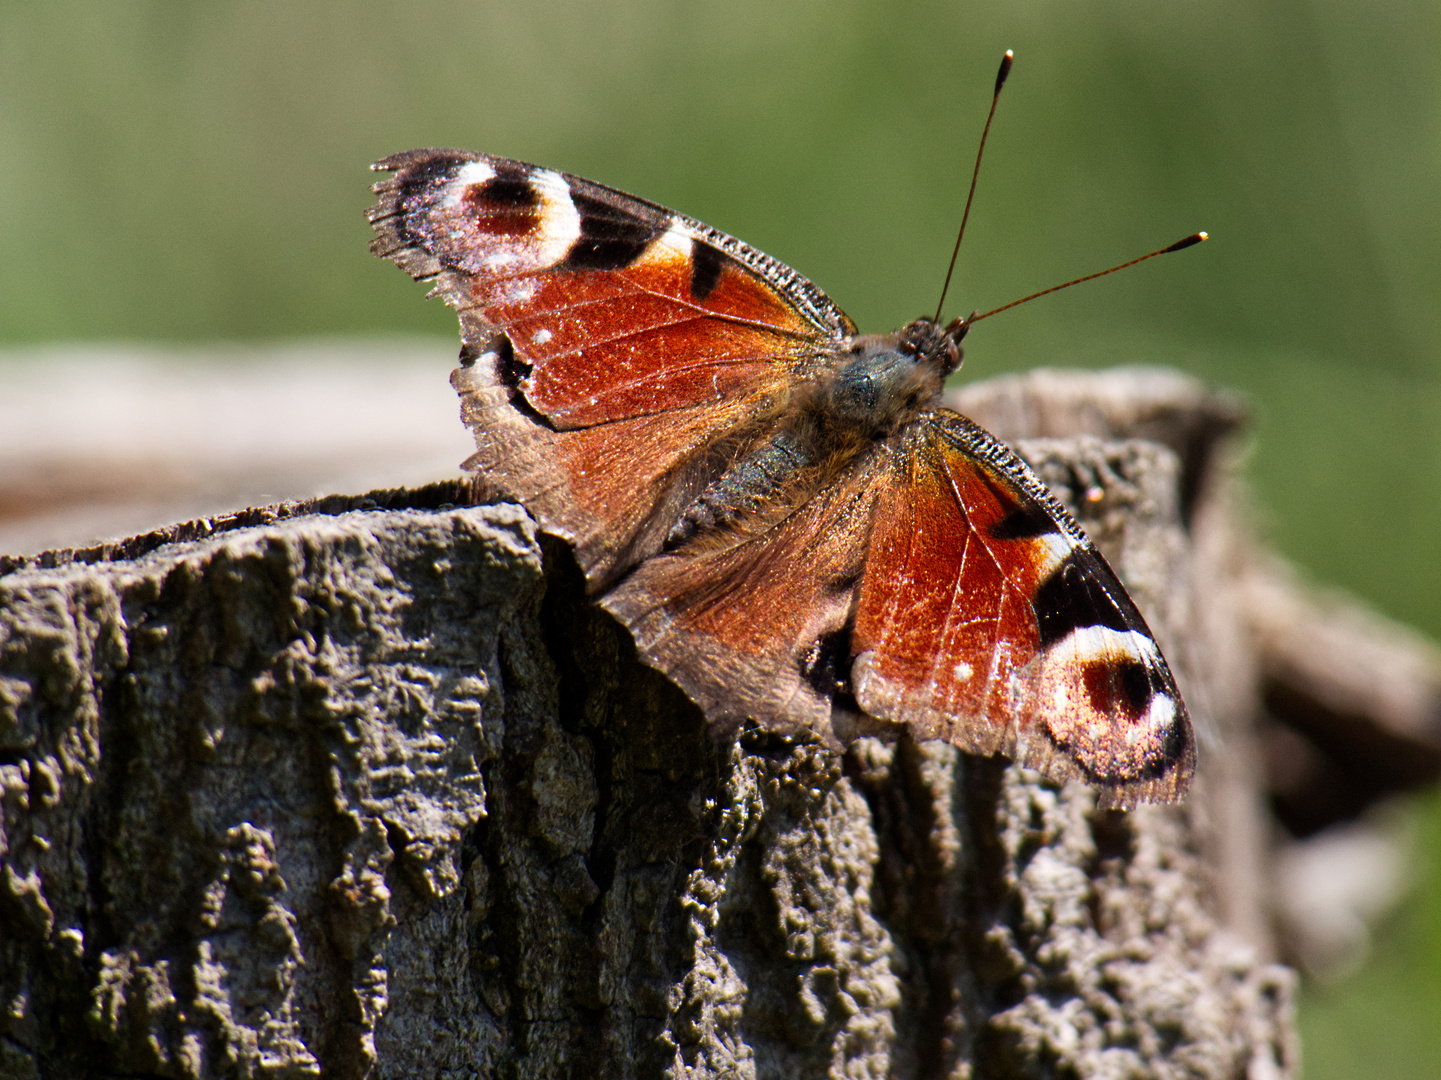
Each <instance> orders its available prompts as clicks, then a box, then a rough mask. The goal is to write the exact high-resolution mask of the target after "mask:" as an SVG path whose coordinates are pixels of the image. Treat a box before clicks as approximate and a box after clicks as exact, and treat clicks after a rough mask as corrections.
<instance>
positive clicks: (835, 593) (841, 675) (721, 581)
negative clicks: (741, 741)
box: [601, 454, 885, 745]
mask: <svg viewBox="0 0 1441 1080" xmlns="http://www.w3.org/2000/svg"><path fill="white" fill-rule="evenodd" d="M884 472H885V455H883V454H875V455H871V456H870V457H869V458H867V459H865V460H863V461H861V462H860V463H858V464H856V465H854V466H853V467H851V468H850V469H848V470H846V472H845V474H844V475H843V476H841V477H838V478H835V479H834V481H833V482H831V483H826V484H821V485H818V487H819V490H818V491H817V493H816V494H814V495H813V496H812V497H811V498H809V499H805V498H804V497H801V498H798V499H797V503H798V504H799V505H798V506H797V507H796V508H795V509H792V510H790V511H789V512H783V511H781V510H779V509H777V510H776V511H775V512H774V514H773V515H772V516H771V517H770V518H769V519H768V520H764V521H762V520H758V519H757V520H751V521H749V522H748V523H747V524H746V527H745V530H744V531H742V532H735V533H722V534H720V535H712V536H709V537H706V538H704V539H702V540H699V541H697V542H696V543H694V544H690V545H687V546H685V547H683V548H681V549H679V550H677V551H674V552H667V553H664V554H661V555H657V556H655V557H654V558H652V559H649V560H648V561H646V562H645V563H643V564H642V565H641V566H640V567H638V568H637V569H636V570H635V572H634V573H633V574H631V575H630V577H628V578H626V580H625V581H623V582H621V583H620V584H619V585H618V586H617V587H616V588H615V589H614V590H613V591H611V592H610V593H608V594H607V595H606V596H604V597H603V598H602V600H601V604H602V606H604V607H605V608H606V609H607V610H609V611H610V612H612V613H613V614H614V615H616V617H618V618H619V619H620V620H621V621H622V622H624V623H625V624H626V625H627V626H629V627H630V629H631V632H632V634H633V635H634V636H635V640H636V646H637V648H639V650H640V651H641V654H642V655H643V656H645V657H646V659H647V660H648V661H649V662H650V663H651V664H653V665H654V666H656V667H658V668H660V670H662V671H664V672H665V673H666V674H667V675H669V676H670V677H671V679H672V680H673V681H675V682H676V683H678V684H679V685H680V686H681V688H682V689H684V690H685V691H686V693H688V694H689V695H690V696H691V698H692V699H693V700H695V701H696V702H697V703H699V704H700V706H701V707H702V708H703V709H705V711H706V715H707V717H708V718H709V720H710V721H711V723H712V725H713V726H714V727H715V728H716V729H717V730H719V731H722V732H726V731H732V730H734V729H735V728H737V727H739V726H740V725H741V724H742V723H743V722H745V721H747V720H751V721H755V722H757V723H759V724H761V725H762V726H764V727H766V728H768V729H770V730H773V731H781V732H787V733H795V732H798V731H802V730H809V731H811V732H813V733H815V734H816V735H818V736H820V737H821V738H822V739H825V740H826V741H828V742H830V743H832V744H833V745H838V744H839V743H840V742H842V741H848V739H849V738H850V737H854V735H855V734H856V733H857V731H858V728H857V726H856V721H858V720H860V719H861V718H860V717H859V716H858V715H857V714H856V710H855V705H854V702H853V701H852V700H851V697H850V691H849V689H848V688H847V686H846V682H845V678H846V670H847V668H848V667H849V662H850V654H849V644H848V641H849V634H848V628H849V623H850V619H851V616H852V613H853V611H854V606H855V595H856V587H857V583H858V581H859V580H860V574H861V569H862V566H863V565H864V562H865V558H866V539H867V535H868V533H869V532H870V526H871V518H872V508H873V506H874V504H875V500H876V494H877V481H878V479H879V478H880V477H882V476H883V475H884ZM847 725H849V726H848V727H847Z"/></svg>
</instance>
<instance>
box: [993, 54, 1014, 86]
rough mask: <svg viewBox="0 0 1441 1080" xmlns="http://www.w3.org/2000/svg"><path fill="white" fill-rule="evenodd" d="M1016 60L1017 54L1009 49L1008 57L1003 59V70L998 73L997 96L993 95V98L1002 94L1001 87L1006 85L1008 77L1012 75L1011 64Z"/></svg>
mask: <svg viewBox="0 0 1441 1080" xmlns="http://www.w3.org/2000/svg"><path fill="white" fill-rule="evenodd" d="M1015 59H1016V54H1015V53H1013V52H1012V51H1011V50H1010V49H1007V50H1006V55H1005V56H1003V57H1001V70H1000V71H998V72H996V90H995V94H992V97H995V96H996V95H997V94H999V93H1000V92H1001V87H1003V86H1005V85H1006V76H1007V75H1009V74H1010V73H1011V63H1012V62H1013V61H1014V60H1015Z"/></svg>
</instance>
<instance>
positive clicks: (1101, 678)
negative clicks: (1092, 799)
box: [850, 412, 1195, 805]
mask: <svg viewBox="0 0 1441 1080" xmlns="http://www.w3.org/2000/svg"><path fill="white" fill-rule="evenodd" d="M897 438H898V440H900V442H901V446H900V448H899V449H900V453H898V454H897V455H896V456H895V458H894V459H893V466H892V468H891V469H889V470H888V471H887V474H886V476H885V477H884V480H883V482H881V483H880V484H879V485H878V487H877V492H876V502H875V508H874V514H875V520H874V524H873V526H872V529H871V534H870V546H869V550H868V554H867V557H866V562H865V573H864V577H863V579H862V583H861V589H860V598H859V605H858V608H857V610H856V616H855V623H854V629H853V631H852V637H851V648H852V654H853V661H854V662H853V667H852V670H851V680H850V681H851V686H852V689H853V692H854V694H855V697H856V700H857V701H858V702H859V704H860V706H861V708H862V709H864V710H865V711H866V712H867V713H869V714H870V715H872V716H875V717H879V718H882V719H885V720H888V721H891V722H893V723H903V724H906V725H907V726H908V727H909V728H910V729H911V730H912V732H913V733H914V734H915V735H916V736H917V737H918V738H944V739H946V740H948V741H950V742H952V743H954V744H955V745H957V746H959V747H961V748H962V749H964V750H967V751H970V752H972V753H980V754H994V753H1003V754H1006V755H1007V756H1009V757H1012V758H1014V759H1015V760H1017V761H1020V762H1021V763H1023V764H1026V765H1030V766H1032V767H1035V768H1038V769H1040V770H1042V771H1043V772H1045V773H1046V774H1047V775H1049V776H1051V777H1052V778H1053V779H1058V780H1060V779H1065V778H1067V777H1069V776H1072V775H1080V776H1082V777H1084V778H1085V779H1086V780H1087V781H1088V782H1090V783H1092V784H1094V785H1096V786H1097V787H1098V788H1100V789H1101V790H1102V792H1103V798H1104V799H1105V800H1106V802H1107V803H1108V804H1110V805H1127V804H1130V803H1133V802H1135V801H1137V800H1142V799H1144V800H1148V801H1167V800H1170V799H1175V798H1177V797H1179V796H1180V795H1181V794H1183V793H1184V791H1185V788H1186V786H1187V784H1188V783H1189V780H1190V777H1191V773H1192V772H1193V770H1194V766H1195V748H1194V739H1193V735H1192V732H1191V727H1190V722H1189V719H1188V718H1187V716H1186V712H1185V707H1184V705H1183V704H1182V703H1181V697H1180V695H1179V693H1178V692H1177V691H1176V687H1175V683H1174V681H1173V679H1172V677H1171V674H1170V671H1169V670H1168V669H1167V667H1166V664H1165V661H1164V660H1163V659H1162V658H1161V654H1160V651H1159V649H1158V648H1157V647H1156V643H1155V640H1154V639H1153V637H1152V636H1151V632H1150V630H1149V629H1147V627H1146V624H1145V621H1144V619H1142V617H1141V615H1140V613H1139V612H1138V611H1137V610H1136V608H1135V606H1134V604H1132V602H1131V600H1130V598H1129V597H1128V596H1127V595H1126V592H1125V589H1124V588H1123V587H1122V586H1121V584H1120V582H1119V581H1117V579H1116V576H1115V574H1114V573H1113V572H1112V570H1111V569H1110V567H1109V566H1108V565H1107V564H1106V562H1105V560H1104V559H1103V558H1102V557H1101V555H1100V554H1099V553H1098V552H1097V551H1096V550H1095V548H1094V547H1092V546H1091V544H1090V542H1089V541H1088V540H1087V539H1086V538H1085V536H1084V534H1083V533H1082V532H1081V531H1080V529H1079V527H1078V526H1077V525H1076V524H1075V523H1074V522H1073V521H1072V520H1071V519H1070V517H1069V515H1068V514H1067V513H1066V511H1065V510H1064V509H1063V508H1062V507H1061V506H1060V505H1059V504H1058V503H1057V502H1056V501H1055V500H1054V499H1053V498H1052V497H1051V496H1050V494H1049V493H1048V492H1047V491H1046V489H1045V487H1044V485H1043V484H1042V483H1041V481H1040V480H1039V479H1037V478H1036V476H1035V475H1034V474H1033V473H1032V472H1031V471H1030V470H1029V468H1027V467H1026V465H1025V464H1024V463H1022V462H1021V461H1020V460H1019V459H1018V458H1017V457H1016V456H1015V455H1014V454H1013V453H1012V452H1011V451H1010V450H1009V449H1007V448H1006V447H1004V446H1003V445H1001V444H1000V443H998V442H997V441H996V440H995V439H994V438H993V437H992V436H990V435H988V434H987V433H986V432H984V431H983V430H981V429H980V428H978V427H976V426H975V425H974V424H972V423H971V422H970V421H969V420H966V419H965V418H964V417H961V416H959V415H957V414H954V413H947V412H937V413H931V414H928V415H927V416H923V417H922V418H921V420H920V421H919V422H918V423H917V424H915V425H912V426H911V427H910V428H909V429H907V430H906V431H904V432H902V433H901V434H900V435H899V436H898V437H897Z"/></svg>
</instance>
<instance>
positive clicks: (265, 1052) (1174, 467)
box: [0, 372, 1296, 1080]
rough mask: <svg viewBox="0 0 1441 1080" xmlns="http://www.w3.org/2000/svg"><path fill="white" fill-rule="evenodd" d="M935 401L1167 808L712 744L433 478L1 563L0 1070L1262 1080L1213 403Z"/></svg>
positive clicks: (894, 755) (1176, 397)
mask: <svg viewBox="0 0 1441 1080" xmlns="http://www.w3.org/2000/svg"><path fill="white" fill-rule="evenodd" d="M964 398H965V403H964V406H963V408H964V411H967V412H968V413H969V414H970V415H972V416H974V417H975V419H977V420H978V421H979V422H981V423H982V424H985V425H987V426H989V427H991V428H992V430H994V431H996V433H997V434H998V435H1000V436H1001V437H1002V438H1006V439H1010V440H1015V441H1016V445H1017V448H1018V449H1019V450H1020V452H1021V453H1022V456H1023V457H1025V458H1026V459H1027V460H1028V461H1030V462H1031V463H1032V465H1033V466H1035V467H1036V468H1037V470H1038V471H1039V472H1040V473H1041V475H1042V476H1043V477H1044V478H1045V479H1046V480H1047V481H1048V482H1049V483H1050V484H1051V485H1052V486H1053V488H1054V489H1055V490H1056V491H1057V493H1058V495H1060V496H1062V497H1063V498H1065V501H1067V502H1068V503H1069V504H1070V505H1071V507H1072V508H1073V509H1074V510H1075V511H1076V512H1077V514H1078V516H1079V517H1080V518H1081V520H1082V522H1083V524H1085V525H1086V527H1087V529H1088V531H1089V532H1090V533H1091V535H1092V537H1093V539H1095V540H1096V542H1097V544H1098V546H1100V547H1101V549H1102V550H1103V551H1104V552H1105V553H1106V555H1107V557H1108V558H1109V559H1110V560H1111V561H1112V564H1113V566H1115V568H1116V569H1117V571H1118V572H1119V573H1120V575H1121V577H1122V578H1123V579H1124V580H1125V581H1126V582H1127V584H1128V586H1129V587H1130V588H1131V590H1132V592H1133V595H1134V596H1135V598H1136V600H1137V602H1138V604H1139V605H1140V607H1141V608H1142V609H1143V610H1144V611H1145V612H1146V615H1147V618H1148V620H1149V621H1150V623H1151V626H1152V628H1153V629H1154V630H1155V632H1156V635H1157V637H1158V639H1159V640H1160V641H1161V643H1162V645H1163V647H1164V649H1165V651H1166V653H1167V656H1168V658H1169V659H1170V661H1171V664H1172V667H1173V669H1174V670H1175V672H1176V674H1177V677H1178V680H1179V681H1180V684H1181V687H1182V690H1183V692H1184V693H1185V695H1186V697H1187V700H1188V703H1189V705H1190V706H1191V709H1192V713H1193V715H1194V717H1195V718H1196V721H1197V728H1198V733H1199V736H1200V747H1201V755H1202V761H1201V769H1200V772H1199V774H1198V777H1197V782H1196V786H1195V790H1194V792H1193V795H1192V797H1191V799H1190V801H1189V802H1188V803H1186V804H1185V805H1181V806H1168V807H1156V806H1142V807H1140V808H1138V809H1137V810H1135V811H1133V812H1118V811H1098V810H1096V809H1095V800H1094V797H1093V795H1092V793H1091V792H1090V791H1089V790H1088V789H1087V788H1085V787H1084V786H1081V785H1079V784H1076V785H1068V786H1065V787H1063V788H1057V787H1055V786H1053V785H1049V784H1047V783H1044V782H1041V781H1040V780H1039V779H1038V777H1037V776H1036V775H1035V774H1033V773H1028V772H1026V771H1024V770H1020V769H1017V768H1015V767H1012V766H1010V765H1008V764H1006V763H1005V762H1003V761H999V760H995V759H983V758H976V757H971V756H968V755H965V754H962V753H959V752H957V751H955V750H954V749H953V748H951V747H949V746H947V745H944V744H938V743H916V742H910V741H905V740H902V741H900V742H897V743H889V744H888V743H882V742H878V741H876V740H873V739H862V740H860V741H858V742H856V743H855V744H853V745H852V746H851V747H850V748H849V749H848V750H847V751H846V752H845V753H844V754H843V755H837V754H835V753H832V752H829V751H827V750H825V749H823V748H820V747H817V746H814V745H810V744H807V743H804V742H797V741H793V740H787V739H782V738H778V737H775V736H772V735H768V734H766V733H764V732H761V731H755V730H748V731H746V732H744V733H743V734H742V736H741V737H740V738H739V740H737V741H735V742H732V743H726V744H721V745H718V744H716V743H714V742H712V741H711V740H710V738H709V737H708V736H707V734H706V731H705V724H704V721H703V718H702V716H701V714H700V712H699V711H698V710H697V709H696V708H695V706H693V705H692V704H691V703H690V702H689V701H688V700H687V699H686V698H685V696H684V695H683V694H682V693H681V692H680V691H678V690H677V689H676V688H675V687H673V686H672V685H671V684H669V683H668V682H667V681H666V680H665V679H664V677H662V676H661V675H660V674H658V673H657V672H655V671H653V670H652V669H650V668H648V667H646V666H644V665H643V664H641V663H640V662H639V661H638V660H637V658H636V655H635V650H634V648H633V646H632V644H631V642H630V639H629V637H628V635H627V633H626V631H625V630H624V629H623V628H622V627H620V626H619V625H618V624H616V623H615V622H614V621H613V620H611V619H610V617H609V616H607V615H605V614H604V613H603V612H601V611H599V610H598V609H596V608H594V607H593V606H591V605H590V604H589V603H588V602H587V601H586V598H585V596H584V591H583V583H582V581H581V577H580V575H579V573H578V571H577V570H576V568H575V566H574V563H573V561H572V560H571V558H570V555H569V552H568V550H567V549H566V548H565V546H564V545H563V544H561V543H559V542H557V541H554V540H552V539H550V538H547V537H544V536H542V535H540V534H539V532H538V530H537V528H536V526H535V524H534V522H533V521H531V519H530V518H529V517H528V516H527V515H526V514H525V512H524V511H523V509H521V508H520V507H517V506H514V505H508V504H490V505H473V503H474V501H475V499H474V497H473V491H472V489H471V488H470V487H469V486H468V485H467V484H464V483H450V484H440V485H434V486H432V487H429V488H424V489H418V490H406V491H392V492H377V493H372V494H371V495H370V496H365V497H356V498H341V497H334V498H329V499H323V500H316V501H312V502H310V503H305V504H293V505H286V506H280V507H271V508H263V509H258V510H249V511H244V512H242V513H240V514H236V515H232V516H231V517H230V518H226V519H215V520H210V521H204V522H192V523H189V524H187V525H183V526H177V527H175V528H173V529H170V530H166V531H164V532H162V533H156V534H151V535H148V536H145V537H138V538H134V539H132V540H129V541H125V542H122V543H118V544H114V545H108V546H105V547H101V548H95V549H90V550H87V551H71V552H59V553H50V554H47V555H44V556H38V557H34V558H29V559H10V560H7V561H4V562H0V573H3V574H4V576H3V577H0V814H3V818H0V858H3V874H0V1001H3V1005H4V1008H3V1011H0V1076H5V1077H90V1076H95V1077H101V1076H111V1075H117V1076H118V1075H121V1074H137V1073H138V1074H144V1075H151V1076H166V1077H219V1076H246V1077H260V1076H302V1075H319V1074H322V1073H323V1074H324V1075H325V1076H327V1077H364V1076H372V1077H412V1078H431V1077H442V1076H446V1077H449V1076H485V1077H489V1076H496V1077H511V1078H521V1077H527V1078H528V1077H535V1078H552V1077H569V1076H575V1077H582V1076H583V1077H605V1078H610V1077H616V1078H620V1077H635V1078H649V1077H662V1076H670V1077H686V1078H694V1080H700V1078H712V1077H714V1078H719V1077H757V1078H767V1077H854V1078H859V1077H900V1078H931V1077H975V1078H981V1077H985V1078H998V1077H1028V1078H1029V1077H1043V1076H1045V1077H1050V1076H1078V1077H1079V1076H1083V1077H1117V1078H1120V1077H1183V1076H1184V1077H1197V1078H1212V1077H1214V1078H1218V1080H1219V1078H1222V1077H1226V1078H1231V1077H1248V1078H1252V1080H1269V1078H1272V1077H1284V1076H1289V1075H1292V1074H1293V1072H1294V1070H1295V1067H1296V1066H1295V1059H1296V1054H1295V1048H1294V1036H1293V1028H1292V1000H1293V978H1292V976H1291V973H1290V971H1289V969H1287V968H1284V967H1282V966H1280V965H1278V964H1275V963H1273V962H1272V961H1271V952H1270V950H1271V946H1270V939H1269V931H1268V930H1267V919H1266V913H1265V909H1264V907H1263V906H1262V902H1261V899H1260V893H1261V888H1260V881H1261V879H1262V875H1261V865H1262V860H1263V858H1264V847H1263V840H1262V833H1263V828H1264V822H1263V819H1262V817H1261V810H1260V806H1261V798H1262V792H1261V786H1260V779H1259V765H1258V759H1257V757H1256V756H1255V752H1254V731H1253V727H1254V722H1255V718H1256V716H1257V715H1258V710H1259V704H1258V702H1259V688H1258V687H1259V684H1258V678H1259V676H1258V674H1257V672H1258V663H1257V660H1256V657H1255V655H1254V649H1252V648H1251V647H1250V646H1249V644H1248V642H1249V640H1250V639H1249V637H1248V633H1247V631H1246V629H1245V626H1244V625H1243V622H1244V620H1243V618H1242V616H1241V614H1240V608H1239V607H1238V602H1237V600H1236V595H1237V590H1238V589H1239V588H1240V585H1239V581H1240V576H1241V575H1240V574H1239V571H1238V563H1237V559H1236V557H1235V556H1236V550H1237V544H1238V540H1237V527H1236V524H1235V517H1234V515H1233V514H1232V512H1231V510H1230V500H1229V496H1228V494H1227V491H1228V483H1229V481H1228V479H1227V477H1228V472H1227V469H1226V468H1225V465H1224V459H1225V454H1224V452H1223V450H1222V447H1223V446H1224V434H1225V433H1226V432H1227V431H1228V430H1230V429H1231V427H1233V426H1234V425H1235V423H1236V422H1237V420H1238V413H1237V411H1236V408H1235V405H1234V403H1233V402H1231V401H1230V400H1228V399H1226V398H1224V397H1221V396H1217V395H1213V394H1210V393H1208V392H1206V391H1204V390H1202V389H1201V388H1200V387H1199V386H1197V385H1196V384H1194V383H1192V382H1189V381H1186V380H1183V379H1180V378H1179V377H1176V376H1167V375H1164V374H1160V373H1149V374H1144V373H1136V372H1131V373H1125V374H1109V375H1102V376H1064V375H1060V374H1057V373H1053V374H1041V375H1037V376H1033V377H1031V378H1029V379H1028V380H998V381H996V382H993V383H990V384H979V385H977V386H973V387H971V388H969V389H968V390H967V391H966V392H965V394H964ZM1021 436H1032V437H1033V438H1031V439H1030V440H1029V441H1028V440H1025V439H1022V438H1021ZM1035 436H1043V437H1042V438H1034V437H1035Z"/></svg>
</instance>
